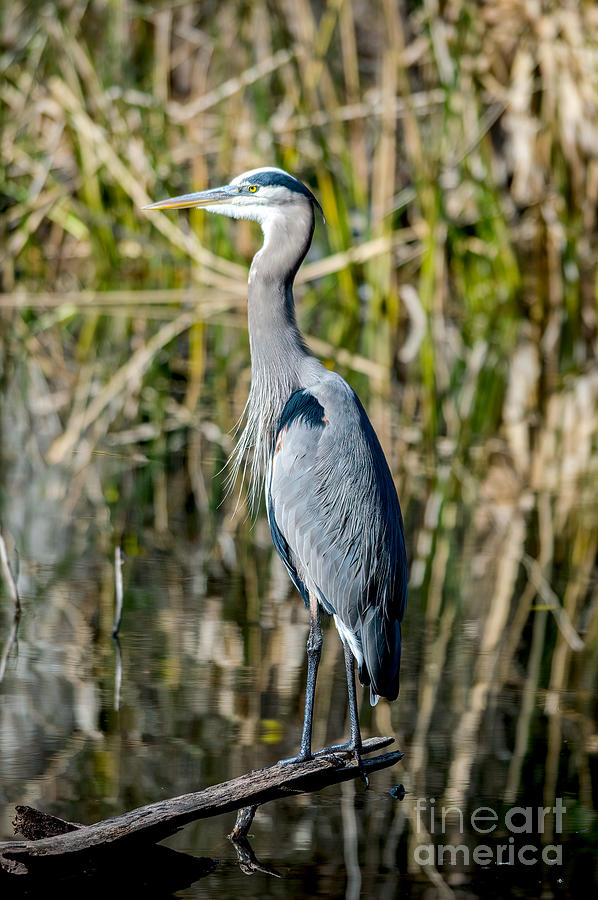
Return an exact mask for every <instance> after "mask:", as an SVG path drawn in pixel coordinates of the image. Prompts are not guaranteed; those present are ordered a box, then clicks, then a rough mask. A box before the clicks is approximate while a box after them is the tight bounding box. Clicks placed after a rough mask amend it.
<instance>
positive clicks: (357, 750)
mask: <svg viewBox="0 0 598 900" xmlns="http://www.w3.org/2000/svg"><path fill="white" fill-rule="evenodd" d="M339 751H340V752H343V751H344V752H346V753H352V754H353V758H354V759H355V762H356V763H357V768H358V769H359V774H360V775H361V779H362V781H363V782H364V784H365V786H366V788H368V787H369V786H370V780H369V778H368V776H367V775H366V771H365V766H364V765H363V760H362V757H361V751H362V746H361V743H360V744H359V746H357V745H356V744H355V743H354V742H353V741H345V743H344V744H333V745H332V746H331V747H324V748H323V750H317V751H316V752H315V753H314V756H325V757H330V758H334V759H339V757H338V756H335V754H336V753H338V752H339Z"/></svg>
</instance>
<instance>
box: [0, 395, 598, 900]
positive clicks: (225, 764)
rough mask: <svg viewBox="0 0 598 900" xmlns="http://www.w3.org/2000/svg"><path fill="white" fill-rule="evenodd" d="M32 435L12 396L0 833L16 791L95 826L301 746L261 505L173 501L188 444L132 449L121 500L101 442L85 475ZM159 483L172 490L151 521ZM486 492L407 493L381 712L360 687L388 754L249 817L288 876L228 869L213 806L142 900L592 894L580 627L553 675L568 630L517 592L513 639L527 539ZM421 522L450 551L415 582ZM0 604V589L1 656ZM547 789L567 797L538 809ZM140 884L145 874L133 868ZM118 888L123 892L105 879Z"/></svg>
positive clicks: (323, 725)
mask: <svg viewBox="0 0 598 900" xmlns="http://www.w3.org/2000/svg"><path fill="white" fill-rule="evenodd" d="M46 424H47V422H46ZM48 441H49V436H48V435H46V434H45V433H44V420H43V419H41V420H40V419H38V420H36V423H35V427H33V428H32V427H31V420H27V418H25V419H21V418H19V416H16V415H12V416H9V415H8V414H7V413H6V407H5V421H4V444H3V450H4V465H3V469H2V497H3V508H2V523H3V529H4V534H5V536H6V538H7V544H8V549H9V556H10V559H11V564H12V565H13V568H14V569H15V570H16V569H17V559H18V586H19V590H20V593H21V598H22V602H23V607H24V612H23V616H22V619H21V622H20V625H19V630H18V639H17V641H16V642H15V643H14V645H13V646H12V648H11V649H10V652H9V654H8V657H7V659H6V666H5V671H4V678H3V680H2V683H1V684H0V838H2V839H9V838H10V837H11V836H12V827H11V819H12V817H13V814H14V806H15V805H16V804H29V805H31V806H34V807H37V808H40V809H42V810H44V811H46V812H50V813H53V814H55V815H58V816H60V817H63V818H65V819H69V820H72V821H78V822H84V823H89V822H93V821H98V820H100V819H103V818H107V817H109V816H113V815H117V814H119V813H120V812H123V811H125V810H127V809H132V808H134V807H136V806H140V805H142V804H144V803H147V802H151V801H154V800H159V799H161V798H166V797H172V796H175V795H178V794H182V793H185V792H188V791H195V790H199V789H201V788H203V787H207V786H209V785H212V784H215V783H218V782H221V781H224V780H227V779H229V778H233V777H235V776H237V775H239V774H242V773H244V772H246V771H249V770H250V769H253V768H258V767H262V766H264V765H267V764H271V763H273V762H275V761H276V760H278V759H280V758H281V757H285V756H288V755H289V754H291V753H293V752H294V751H295V750H296V748H297V746H298V740H299V734H300V727H301V717H302V702H303V701H302V696H303V685H304V678H305V641H306V638H307V616H306V613H305V610H304V609H303V608H302V605H301V603H300V601H299V599H298V597H297V596H296V595H295V593H294V591H293V590H292V589H291V586H290V584H289V583H288V579H287V577H286V575H285V573H284V571H283V570H282V568H281V565H280V564H279V563H278V561H277V559H276V558H275V556H274V555H273V553H272V551H271V547H270V540H269V535H268V532H267V527H266V525H265V523H264V521H263V518H258V520H257V522H255V523H252V522H251V521H250V520H247V519H246V517H245V514H244V513H243V514H241V519H240V524H239V520H238V519H235V518H234V517H233V516H232V513H231V512H230V511H229V512H227V513H226V514H224V513H223V512H222V511H221V510H219V509H214V510H213V511H212V513H211V516H212V518H211V519H209V520H208V519H207V518H206V519H205V521H204V520H201V518H200V520H198V518H197V515H196V513H195V512H194V511H191V512H189V510H190V504H189V503H188V500H187V499H186V498H185V495H184V493H182V494H181V497H180V500H179V501H177V497H178V495H177V491H178V490H179V488H177V482H176V477H177V472H179V471H180V469H181V467H182V466H183V462H182V459H183V457H182V456H181V455H180V454H179V456H178V457H177V456H176V454H173V455H171V456H170V457H168V461H167V466H166V467H165V463H164V460H161V461H159V462H156V463H155V464H154V463H147V464H144V465H140V466H138V467H137V468H131V467H130V466H128V464H127V465H123V466H122V469H123V470H125V469H126V471H127V479H128V480H127V482H126V484H127V489H126V493H125V491H124V489H122V485H123V484H124V481H122V480H121V481H120V482H119V484H120V485H121V495H120V498H119V499H118V500H111V499H110V497H109V498H108V499H106V485H107V484H108V485H111V484H114V469H110V463H109V464H108V466H107V463H106V458H105V456H104V455H103V454H102V453H97V454H92V456H91V458H90V461H89V463H88V465H87V466H86V467H85V469H84V477H82V476H81V475H80V474H79V475H77V474H76V473H75V474H73V472H72V471H69V470H66V469H64V468H63V469H62V470H56V469H55V468H53V467H51V466H48V465H46V464H45V463H44V461H43V452H42V451H43V450H44V449H45V447H47V444H48ZM115 465H116V466H117V468H118V466H119V465H120V464H119V463H117V464H115ZM162 476H164V478H165V483H166V484H167V486H168V490H169V494H168V497H169V498H175V499H169V501H168V503H167V511H168V514H169V517H168V523H167V526H168V527H167V528H163V529H162V530H160V529H158V528H156V521H157V515H156V509H155V507H156V502H157V501H155V492H156V490H157V488H156V485H157V484H158V483H159V478H160V477H162ZM77 479H79V481H77ZM148 479H149V481H150V482H151V483H152V484H153V485H154V506H153V507H152V506H151V504H149V503H148V501H147V499H146V495H145V494H144V491H145V490H146V488H147V483H148ZM136 498H141V500H139V499H136ZM484 503H486V505H484ZM495 503H496V501H495V500H494V499H493V498H492V497H491V498H490V500H487V499H486V500H484V498H483V497H482V498H481V499H480V498H479V497H478V498H477V499H476V501H475V505H474V506H472V507H471V508H470V509H469V510H468V512H467V515H465V513H464V512H463V510H462V509H460V508H456V509H455V510H454V516H453V519H452V520H447V521H448V524H447V521H445V522H444V527H441V526H440V525H438V523H436V524H434V521H433V517H432V516H431V512H430V509H431V506H432V504H431V502H430V501H429V498H428V502H427V503H424V502H419V501H418V499H417V497H410V498H408V502H407V503H405V502H404V506H405V507H406V513H407V515H406V520H407V528H408V530H409V529H411V530H410V535H411V536H410V553H411V557H412V560H413V562H412V579H413V580H414V582H415V583H414V584H413V585H412V589H411V596H410V606H409V612H408V615H407V619H406V623H405V657H404V667H403V682H402V688H401V695H400V698H399V700H398V702H396V703H395V704H392V705H389V704H387V703H386V702H385V701H382V702H380V703H379V705H378V706H377V707H376V708H375V709H371V708H370V707H369V704H368V703H367V697H366V696H365V693H364V697H363V701H362V724H363V730H364V732H365V734H366V735H375V734H392V735H394V736H395V737H396V741H397V746H398V747H399V748H400V749H402V750H403V751H404V752H405V758H404V760H403V761H402V762H401V763H399V764H398V765H397V766H395V767H394V768H392V769H388V770H385V771H382V772H379V773H376V774H374V775H373V776H372V778H371V788H370V790H369V791H366V790H365V789H364V786H363V785H362V784H361V782H351V783H348V784H345V785H344V786H342V787H332V788H329V789H327V790H324V791H322V792H321V793H319V794H311V795H306V796H300V797H293V798H289V799H288V800H281V801H276V802H273V803H271V804H268V805H266V806H265V807H263V808H262V809H260V810H259V811H258V814H257V816H256V819H255V821H254V824H253V826H252V829H251V843H252V846H253V850H254V852H255V854H256V856H257V858H258V859H259V860H260V861H261V862H262V863H263V864H264V865H265V866H267V867H272V868H274V869H275V870H277V872H278V873H279V874H280V876H281V877H280V878H277V877H274V876H273V875H271V874H264V873H259V872H258V873H255V874H253V875H252V876H248V875H246V874H244V873H243V872H242V871H241V869H240V868H239V865H238V863H237V858H236V854H235V850H234V848H233V847H232V846H231V844H230V843H229V842H228V841H227V839H226V835H227V834H228V833H229V831H230V830H231V828H232V826H233V824H234V815H233V814H229V815H224V816H221V817H217V818H214V819H210V820H207V821H203V822H198V823H196V824H193V825H189V826H187V827H186V828H184V829H183V830H182V831H181V832H180V833H178V834H177V835H176V836H174V837H173V838H171V839H169V840H168V841H167V842H166V844H167V846H168V847H169V848H172V849H174V850H176V851H179V852H181V853H184V854H190V855H192V856H195V857H209V858H211V859H213V860H215V861H216V865H215V866H214V868H213V870H211V871H210V873H209V874H207V875H205V877H202V878H197V877H196V876H197V873H195V874H193V873H191V874H189V873H188V871H187V866H186V865H185V862H184V860H182V859H181V858H176V857H174V858H169V860H168V861H167V862H165V863H164V866H163V867H162V873H163V874H164V877H165V883H160V884H158V883H157V882H156V883H153V882H150V884H149V885H147V884H146V885H145V886H144V887H143V888H142V890H143V892H144V894H146V895H150V896H170V895H171V894H172V893H174V892H178V894H177V895H178V896H183V897H202V898H204V897H205V898H208V897H210V898H213V897H222V898H225V897H232V896H246V897H285V898H303V897H310V896H315V895H321V896H328V897H346V898H350V900H352V898H358V897H361V898H394V897H426V898H433V897H450V896H458V897H502V896H505V897H507V896H514V897H553V896H555V897H561V896H562V897H576V896H581V895H584V896H585V895H586V894H587V893H588V891H589V890H590V886H591V885H592V884H594V883H595V881H596V867H597V866H596V846H597V826H596V817H595V797H596V777H595V776H596V753H597V751H598V745H597V742H596V719H595V712H596V703H595V696H594V681H593V680H592V679H593V673H594V674H595V668H596V667H595V652H594V650H593V649H592V647H591V646H590V647H589V649H588V644H589V643H590V637H591V631H590V632H589V635H587V636H586V635H582V637H583V638H584V641H585V646H584V649H583V650H581V651H576V655H575V659H574V660H573V662H571V657H572V655H573V651H571V652H570V653H569V654H568V655H567V654H565V656H566V657H567V660H568V662H567V665H568V667H569V668H568V672H569V674H568V676H567V678H563V679H561V682H560V685H561V687H560V688H559V689H557V688H555V685H557V686H558V684H559V683H558V682H555V681H552V682H551V681H550V679H551V677H552V676H551V672H552V671H553V669H554V665H555V654H557V653H558V652H559V650H558V648H559V647H560V646H561V644H560V643H559V638H560V635H561V631H560V629H558V628H557V626H556V625H555V622H554V617H553V615H552V613H551V612H550V609H548V608H547V604H546V603H541V602H539V601H537V600H536V601H534V605H533V607H532V608H531V611H530V613H529V616H528V618H527V619H526V618H524V619H523V622H522V627H521V629H520V632H517V631H513V628H514V622H515V620H516V618H517V612H518V610H520V609H521V604H522V603H523V602H524V600H525V591H526V588H527V585H528V582H527V581H526V580H525V578H524V573H525V567H522V566H521V564H520V560H519V559H518V558H515V559H513V552H514V549H517V548H520V546H521V545H522V544H524V543H525V541H526V538H527V537H529V536H528V534H527V532H526V531H525V527H527V526H525V527H524V525H523V523H522V519H521V517H520V516H519V515H518V514H517V509H518V506H517V504H516V503H514V504H512V506H511V507H508V508H507V512H506V513H505V509H504V502H503V507H502V508H501V509H502V515H503V525H502V526H501V527H498V526H496V527H495V528H494V529H491V528H489V527H488V524H487V520H486V519H485V518H484V516H485V511H486V512H487V509H488V507H489V506H493V505H495ZM464 508H465V505H464ZM205 515H206V517H207V515H208V514H207V513H206V514H205ZM123 516H124V517H125V519H126V521H125V522H124V524H123V518H122V517H123ZM119 517H120V518H119ZM127 517H128V518H127ZM451 521H452V525H451ZM234 523H237V524H236V525H235V524H234ZM593 527H594V526H593V522H591V523H590V525H589V528H590V530H591V529H592V528H593ZM476 529H477V530H476ZM426 534H428V535H429V536H430V540H432V541H433V544H434V552H433V553H432V551H430V553H431V555H432V556H433V558H434V559H435V560H436V566H437V567H438V566H439V565H440V562H441V561H442V560H443V559H444V561H445V563H444V564H445V569H443V570H442V572H440V570H439V569H438V568H436V569H434V567H433V566H432V569H431V574H429V575H428V576H427V577H426V578H423V579H420V580H419V582H418V576H417V572H418V565H419V566H420V568H421V559H422V551H421V546H420V547H419V550H418V541H419V542H420V544H421V542H423V541H424V539H425V535H426ZM117 537H118V539H119V540H120V541H121V542H122V544H123V546H124V548H125V551H126V558H125V562H124V567H123V575H124V614H123V621H122V627H121V635H120V644H119V645H118V644H117V643H116V642H115V641H114V640H113V639H112V637H111V628H112V619H113V614H114V555H113V554H114V543H115V540H116V539H117ZM528 546H529V545H528ZM17 551H18V554H17ZM418 560H419V562H418ZM447 560H449V561H450V566H449V568H448V569H446V561H447ZM441 576H442V577H441ZM567 578H569V575H567ZM570 578H571V583H572V579H573V575H570ZM439 579H440V584H441V587H439ZM534 596H535V595H534ZM522 598H523V599H522ZM11 622H12V612H11V607H10V603H9V601H8V599H7V598H6V596H5V595H4V599H3V601H2V618H1V620H0V625H1V631H0V647H2V648H3V649H6V640H7V638H8V635H9V632H10V627H11ZM575 624H576V626H577V624H578V622H577V621H576V622H575ZM513 635H515V636H516V637H517V636H518V640H517V641H515V643H514V645H513V647H512V648H510V645H509V639H510V638H512V637H513ZM324 640H325V647H324V654H323V660H322V665H321V670H320V678H319V684H318V692H317V697H316V721H315V734H314V742H315V744H316V745H324V744H325V743H329V742H332V741H334V740H338V739H342V737H343V736H344V735H347V734H348V723H347V717H346V700H345V686H344V675H343V665H342V656H341V652H340V644H339V641H338V638H337V635H336V632H335V631H334V629H333V628H328V630H327V631H326V633H325V637H324ZM505 660H508V665H507V666H506V668H505V666H504V665H503V664H504V663H505ZM557 661H558V659H557ZM503 669H504V671H503ZM551 683H552V690H549V688H550V684H551ZM398 784H403V785H404V787H405V789H406V792H407V793H406V796H405V799H403V800H402V801H401V800H399V799H396V797H394V796H393V795H392V794H391V793H389V792H390V790H391V788H393V787H395V786H396V785H398ZM561 803H562V805H563V806H564V807H565V808H566V811H564V812H562V813H557V815H555V813H554V812H553V809H556V810H557V811H558V810H559V809H560V804H561ZM443 807H444V808H445V815H444V817H443ZM447 807H452V809H451V810H449V811H448V812H447V810H446V808H447ZM480 807H484V808H485V809H484V810H482V811H479V808H480ZM515 807H523V808H525V810H526V811H525V812H524V811H521V810H519V811H514V808H515ZM544 807H546V808H547V810H548V811H547V812H546V813H545V814H540V818H539V815H538V808H544ZM433 810H434V817H435V818H434V821H432V811H433ZM476 810H478V813H477V817H475V818H474V824H472V819H471V817H472V814H475V811H476ZM539 822H541V823H542V827H543V831H540V830H539ZM439 846H444V847H448V849H446V850H444V851H439V849H438V848H439ZM454 848H458V849H454ZM484 848H485V849H484ZM499 848H502V849H499ZM149 852H150V853H152V851H149ZM439 852H440V853H441V857H440V859H439V857H438V855H437V854H438V853H439ZM443 853H444V856H442V854H443ZM543 853H544V858H543V856H542V854H543ZM474 854H477V855H474ZM453 857H454V858H453ZM129 876H130V877H133V878H135V877H136V875H135V872H133V873H131V872H129ZM138 876H139V884H140V885H141V884H142V883H143V877H144V867H143V865H142V864H139V873H138ZM187 882H191V883H187ZM110 889H111V891H112V892H116V893H118V891H119V885H118V879H116V881H114V883H113V884H112V885H111V888H110ZM140 890H141V888H140ZM127 891H128V892H130V891H131V888H130V886H129V887H128V888H127Z"/></svg>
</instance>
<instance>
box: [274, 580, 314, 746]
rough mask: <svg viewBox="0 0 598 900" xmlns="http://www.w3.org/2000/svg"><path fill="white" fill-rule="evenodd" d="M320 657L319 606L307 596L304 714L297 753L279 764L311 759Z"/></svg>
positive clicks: (312, 597)
mask: <svg viewBox="0 0 598 900" xmlns="http://www.w3.org/2000/svg"><path fill="white" fill-rule="evenodd" d="M321 655H322V628H321V626H320V606H319V604H318V600H317V597H314V595H313V594H310V595H309V637H308V639H307V683H306V685H305V712H304V714H303V732H302V734H301V744H300V746H299V753H298V754H297V756H293V757H292V758H291V759H281V760H280V762H281V763H291V762H301V760H304V759H311V758H312V752H311V726H312V719H313V711H314V697H315V693H316V677H317V674H318V666H319V665H320V656H321Z"/></svg>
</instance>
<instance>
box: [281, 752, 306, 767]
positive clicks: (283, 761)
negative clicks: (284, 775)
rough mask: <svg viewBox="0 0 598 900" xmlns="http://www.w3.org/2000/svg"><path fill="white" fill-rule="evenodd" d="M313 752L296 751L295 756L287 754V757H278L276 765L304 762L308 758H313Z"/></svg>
mask: <svg viewBox="0 0 598 900" xmlns="http://www.w3.org/2000/svg"><path fill="white" fill-rule="evenodd" d="M313 758H314V754H313V753H298V754H297V756H289V758H288V759H279V760H278V762H277V763H276V765H277V766H290V765H291V763H299V762H305V761H306V760H308V759H313Z"/></svg>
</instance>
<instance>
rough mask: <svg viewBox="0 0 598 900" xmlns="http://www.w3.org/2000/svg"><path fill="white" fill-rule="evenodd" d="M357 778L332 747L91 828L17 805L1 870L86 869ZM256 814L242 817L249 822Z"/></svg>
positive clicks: (391, 759) (383, 742)
mask: <svg viewBox="0 0 598 900" xmlns="http://www.w3.org/2000/svg"><path fill="white" fill-rule="evenodd" d="M391 743H393V738H370V740H368V741H365V742H364V748H363V749H364V753H372V752H374V751H376V750H381V749H383V748H385V747H388V746H389V745H390V744H391ZM402 756H403V754H402V753H400V752H399V751H394V752H391V753H386V754H383V755H380V756H374V757H371V756H370V757H368V758H364V759H363V762H362V766H363V770H364V772H365V774H369V773H371V772H375V771H377V770H378V769H384V768H387V767H388V766H392V765H394V764H395V763H396V762H398V761H399V760H400V759H401V757H402ZM359 775H360V770H359V768H358V766H357V763H356V762H355V760H354V759H353V758H352V757H351V756H350V754H348V753H346V752H345V753H338V752H337V753H335V754H334V756H332V755H331V756H319V757H315V758H314V759H310V760H307V761H305V762H301V763H293V764H291V765H276V766H271V767H270V768H266V769H259V770H257V771H255V772H249V773H247V774H246V775H241V776H240V777H239V778H234V779H233V780H232V781H226V782H224V783H222V784H217V785H214V786H213V787H209V788H206V789H205V790H203V791H197V792H195V793H192V794H184V795H183V796H181V797H174V798H172V799H169V800H160V801H158V802H156V803H150V804H148V805H147V806H142V807H140V808H138V809H134V810H131V811H130V812H126V813H123V814H122V815H120V816H116V817H114V818H111V819H105V820H104V821H102V822H96V823H95V824H94V825H79V824H78V823H74V822H64V821H63V820H62V819H56V818H55V817H53V816H47V815H45V814H44V813H39V812H38V811H36V810H30V809H29V808H28V807H17V818H16V820H15V826H16V828H17V830H18V832H19V833H22V834H24V835H25V837H26V838H27V839H26V840H20V841H16V840H15V841H6V842H3V843H0V874H4V875H6V874H8V875H14V876H17V875H21V876H23V875H28V874H37V875H39V874H40V872H43V869H44V868H45V867H47V866H48V864H50V863H53V864H54V865H53V868H54V866H56V865H57V864H60V863H62V865H63V866H64V865H66V866H67V867H68V869H69V872H70V873H71V874H72V872H73V870H74V869H76V868H81V867H82V866H86V867H88V865H89V859H90V858H93V855H94V854H97V853H101V854H103V855H105V854H106V852H115V853H118V852H124V851H128V850H129V849H131V848H139V845H140V843H143V844H144V845H145V846H147V843H148V842H152V843H155V842H157V841H160V840H162V839H163V838H165V837H168V836H169V835H171V834H174V832H176V831H178V829H179V828H181V827H182V826H183V825H186V824H187V823H188V822H192V821H194V820H196V819H204V818H209V817H211V816H217V815H220V814H221V813H226V812H232V811H234V810H242V809H245V808H246V807H257V806H259V805H260V804H262V803H266V802H268V801H270V800H276V799H280V798H281V797H288V796H292V795H294V794H300V793H309V792H311V791H318V790H321V789H322V788H324V787H328V786H329V785H332V784H338V783H340V782H342V781H348V780H350V779H351V778H357V777H359ZM254 811H255V810H254V809H252V810H248V811H247V813H246V814H245V819H246V820H247V819H248V821H249V822H250V821H251V819H252V818H253V812H254ZM249 817H250V818H249ZM240 818H241V820H243V817H240ZM11 880H12V879H11Z"/></svg>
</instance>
